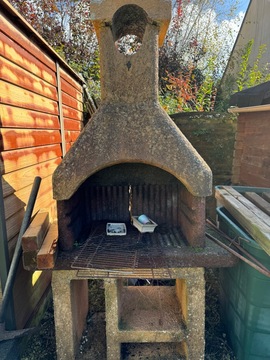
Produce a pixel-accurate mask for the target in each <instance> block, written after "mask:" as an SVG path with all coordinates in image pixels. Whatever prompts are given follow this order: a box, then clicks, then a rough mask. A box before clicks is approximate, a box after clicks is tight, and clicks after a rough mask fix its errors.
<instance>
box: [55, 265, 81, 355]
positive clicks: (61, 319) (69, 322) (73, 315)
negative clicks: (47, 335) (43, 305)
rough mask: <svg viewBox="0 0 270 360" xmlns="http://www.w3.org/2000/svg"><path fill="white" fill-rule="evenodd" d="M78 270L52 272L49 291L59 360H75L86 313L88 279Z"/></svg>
mask: <svg viewBox="0 0 270 360" xmlns="http://www.w3.org/2000/svg"><path fill="white" fill-rule="evenodd" d="M76 274H77V271H75V270H74V271H54V272H53V277H52V291H53V302H54V322H55V334H56V347H57V359H58V360H74V359H75V357H76V354H77V351H78V345H79V342H80V339H81V336H82V333H83V330H84V327H85V320H86V316H87V313H88V281H87V280H85V279H83V280H82V279H78V278H76Z"/></svg>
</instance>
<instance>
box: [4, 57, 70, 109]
mask: <svg viewBox="0 0 270 360" xmlns="http://www.w3.org/2000/svg"><path fill="white" fill-rule="evenodd" d="M0 62H1V67H0V79H2V80H5V81H7V82H10V83H11V84H14V85H17V86H19V87H21V88H23V89H26V90H29V91H33V92H35V93H37V94H39V95H42V96H46V97H47V98H49V99H52V100H55V101H57V93H56V87H55V86H52V85H50V84H48V83H47V82H45V81H44V80H42V79H40V78H38V77H37V76H36V75H34V74H33V73H32V71H33V70H32V69H31V72H29V71H27V70H24V69H22V68H21V67H20V66H18V65H16V64H14V63H12V62H11V61H9V60H6V59H4V58H3V57H1V58H0ZM74 101H76V100H74ZM73 107H74V106H73Z"/></svg>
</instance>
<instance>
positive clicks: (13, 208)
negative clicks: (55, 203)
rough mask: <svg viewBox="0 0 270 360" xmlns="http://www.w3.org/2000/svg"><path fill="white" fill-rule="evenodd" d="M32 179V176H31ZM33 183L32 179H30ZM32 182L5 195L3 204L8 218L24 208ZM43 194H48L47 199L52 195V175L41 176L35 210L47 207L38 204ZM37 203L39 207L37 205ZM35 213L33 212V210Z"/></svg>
mask: <svg viewBox="0 0 270 360" xmlns="http://www.w3.org/2000/svg"><path fill="white" fill-rule="evenodd" d="M33 180H34V177H33ZM32 183H33V181H32ZM31 188H32V184H31V185H29V186H27V187H25V188H22V189H20V190H19V191H16V192H15V193H13V194H11V195H9V196H7V197H6V198H4V206H5V217H6V219H8V218H9V217H11V216H13V215H14V214H15V213H16V212H18V211H20V210H21V209H24V208H25V207H26V205H27V202H28V199H29V195H30V192H31ZM43 196H50V198H49V199H48V201H49V200H51V199H52V198H53V197H52V176H51V175H50V176H48V177H46V178H43V179H42V181H41V184H40V188H39V192H38V197H37V199H36V203H35V204H36V205H35V209H37V210H36V212H37V211H38V210H40V208H47V207H46V206H40V202H41V200H42V202H43V199H42V197H43ZM38 205H39V207H38ZM34 213H35V212H34Z"/></svg>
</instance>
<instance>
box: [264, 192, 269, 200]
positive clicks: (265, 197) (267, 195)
mask: <svg viewBox="0 0 270 360" xmlns="http://www.w3.org/2000/svg"><path fill="white" fill-rule="evenodd" d="M262 197H263V198H264V199H265V200H266V201H268V202H270V192H269V193H266V192H263V193H262Z"/></svg>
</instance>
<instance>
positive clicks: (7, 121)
mask: <svg viewBox="0 0 270 360" xmlns="http://www.w3.org/2000/svg"><path fill="white" fill-rule="evenodd" d="M0 118H1V127H9V128H10V127H16V128H24V129H25V128H31V129H33V128H34V129H40V128H43V129H48V130H52V129H59V128H60V126H59V119H58V116H57V115H51V114H46V113H41V112H39V111H34V110H29V109H22V108H19V107H15V106H12V105H5V104H1V108H0ZM70 121H72V120H70Z"/></svg>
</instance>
